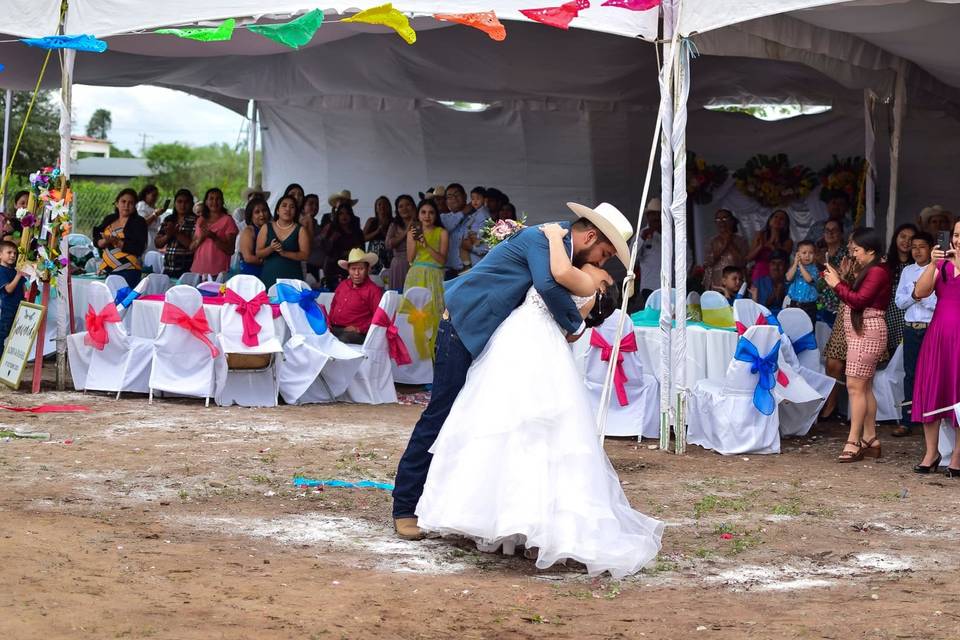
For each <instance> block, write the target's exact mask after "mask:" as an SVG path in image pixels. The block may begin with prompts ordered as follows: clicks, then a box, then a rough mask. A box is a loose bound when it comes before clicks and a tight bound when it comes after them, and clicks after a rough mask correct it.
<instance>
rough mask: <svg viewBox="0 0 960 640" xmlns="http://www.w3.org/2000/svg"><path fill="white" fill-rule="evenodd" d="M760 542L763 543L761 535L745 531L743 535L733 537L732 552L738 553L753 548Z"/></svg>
mask: <svg viewBox="0 0 960 640" xmlns="http://www.w3.org/2000/svg"><path fill="white" fill-rule="evenodd" d="M759 544H761V540H760V538H759V537H757V536H756V535H754V534H752V533H745V534H743V535H742V536H739V537H736V538H734V539H733V544H732V545H731V549H730V552H731V554H732V555H738V554H740V553H743V552H744V551H746V550H747V549H752V548H753V547H755V546H757V545H759Z"/></svg>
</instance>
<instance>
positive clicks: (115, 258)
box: [93, 189, 147, 288]
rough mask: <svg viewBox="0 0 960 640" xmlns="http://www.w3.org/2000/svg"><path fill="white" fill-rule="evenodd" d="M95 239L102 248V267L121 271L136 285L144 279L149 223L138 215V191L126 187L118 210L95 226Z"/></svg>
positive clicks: (104, 270) (117, 203) (111, 271)
mask: <svg viewBox="0 0 960 640" xmlns="http://www.w3.org/2000/svg"><path fill="white" fill-rule="evenodd" d="M93 242H94V244H96V245H97V246H98V247H99V248H100V268H99V271H100V272H101V273H103V274H105V275H111V274H117V275H118V276H120V277H122V278H123V279H124V280H126V281H127V286H129V287H130V288H133V287H135V286H137V283H139V282H140V277H141V272H140V265H141V262H140V256H142V255H143V252H144V250H145V249H146V248H147V223H146V221H144V219H143V218H141V217H140V216H139V215H137V192H136V191H134V190H133V189H123V190H121V191H120V193H118V194H117V199H116V201H115V202H114V211H113V213H111V214H110V215H108V216H107V217H106V218H104V219H103V221H102V222H101V223H100V225H99V226H96V227H94V228H93Z"/></svg>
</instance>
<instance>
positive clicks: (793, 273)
mask: <svg viewBox="0 0 960 640" xmlns="http://www.w3.org/2000/svg"><path fill="white" fill-rule="evenodd" d="M816 251H817V247H816V245H815V244H814V243H813V242H811V241H809V240H803V241H801V242H800V243H799V244H798V245H797V254H796V255H795V256H794V258H793V265H792V266H791V267H790V270H789V271H787V282H789V283H790V286H789V287H788V288H787V295H788V296H790V306H791V307H799V308H800V309H803V310H804V311H805V312H806V313H807V315H808V316H810V322H812V323H814V325H816V322H817V298H818V297H819V296H820V291H819V289H817V279H818V278H819V277H820V270H819V269H817V266H816V265H815V264H813V260H814V256H815V255H816Z"/></svg>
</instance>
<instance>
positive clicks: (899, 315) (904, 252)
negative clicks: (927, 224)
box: [886, 222, 917, 358]
mask: <svg viewBox="0 0 960 640" xmlns="http://www.w3.org/2000/svg"><path fill="white" fill-rule="evenodd" d="M915 235H917V227H916V225H914V224H912V223H909V222H908V223H906V224H902V225H900V226H899V227H897V228H896V230H895V231H894V232H893V238H891V239H890V246H889V248H887V260H886V265H887V269H889V270H890V279H891V287H892V288H893V290H894V291H896V290H897V287H898V286H899V285H900V274H902V273H903V268H904V267H906V266H907V265H908V264H913V254H912V253H911V252H910V245H911V244H912V243H913V236H915ZM886 320H887V355H888V356H889V357H891V358H892V357H893V352H894V351H896V350H897V347H899V346H900V343H901V342H903V309H901V308H900V307H898V306H897V303H896V300H894V299H893V298H891V299H890V304H888V305H887V313H886Z"/></svg>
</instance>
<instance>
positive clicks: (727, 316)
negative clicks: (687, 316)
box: [702, 307, 733, 327]
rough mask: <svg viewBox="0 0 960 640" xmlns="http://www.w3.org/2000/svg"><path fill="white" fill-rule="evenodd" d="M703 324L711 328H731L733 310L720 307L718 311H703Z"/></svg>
mask: <svg viewBox="0 0 960 640" xmlns="http://www.w3.org/2000/svg"><path fill="white" fill-rule="evenodd" d="M702 311H703V324H706V325H710V326H711V327H732V326H733V308H732V307H721V308H720V309H703V310H702Z"/></svg>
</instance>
